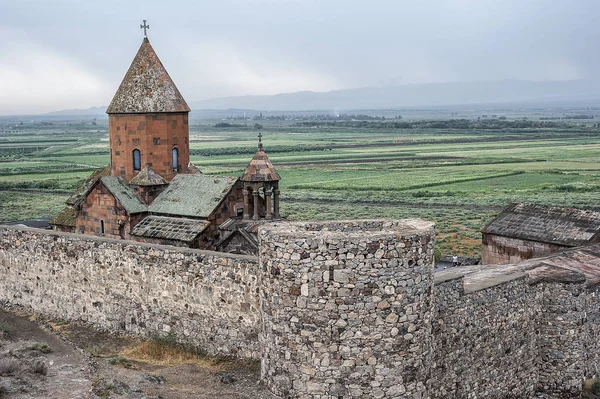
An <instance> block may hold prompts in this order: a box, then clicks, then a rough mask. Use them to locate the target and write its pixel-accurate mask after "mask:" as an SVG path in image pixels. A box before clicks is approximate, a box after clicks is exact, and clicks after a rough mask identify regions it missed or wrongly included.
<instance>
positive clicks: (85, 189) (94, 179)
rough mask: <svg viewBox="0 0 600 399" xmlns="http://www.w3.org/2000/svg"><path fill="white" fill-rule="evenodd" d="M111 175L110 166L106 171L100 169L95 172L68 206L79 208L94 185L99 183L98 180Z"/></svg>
mask: <svg viewBox="0 0 600 399" xmlns="http://www.w3.org/2000/svg"><path fill="white" fill-rule="evenodd" d="M109 175H110V166H107V167H106V168H104V169H98V170H96V171H94V172H93V173H92V174H91V175H90V176H89V177H88V178H87V179H86V180H85V181H84V182H83V183H81V185H80V186H79V187H77V189H76V190H75V192H74V193H73V195H71V196H70V197H69V199H68V200H67V205H71V206H77V205H78V204H79V203H81V201H83V199H84V198H85V197H86V196H87V194H88V192H89V191H90V189H91V188H92V186H93V185H94V184H96V182H97V181H98V179H100V178H102V177H104V176H109Z"/></svg>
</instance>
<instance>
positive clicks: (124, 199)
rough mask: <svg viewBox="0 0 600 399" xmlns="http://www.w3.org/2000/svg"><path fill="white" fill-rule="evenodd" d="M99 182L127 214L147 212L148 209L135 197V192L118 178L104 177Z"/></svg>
mask: <svg viewBox="0 0 600 399" xmlns="http://www.w3.org/2000/svg"><path fill="white" fill-rule="evenodd" d="M100 182H101V183H102V184H103V185H104V187H106V189H107V190H108V191H110V193H111V194H112V195H114V197H115V198H116V200H117V201H119V202H120V203H121V205H122V206H123V208H125V210H126V211H127V213H129V214H130V215H131V214H134V213H141V212H146V211H148V207H147V206H146V204H144V203H143V202H142V201H141V200H140V198H139V197H138V196H137V193H136V191H135V190H134V189H133V188H132V187H130V186H129V185H127V183H125V180H123V178H122V177H120V176H105V177H103V178H101V179H100Z"/></svg>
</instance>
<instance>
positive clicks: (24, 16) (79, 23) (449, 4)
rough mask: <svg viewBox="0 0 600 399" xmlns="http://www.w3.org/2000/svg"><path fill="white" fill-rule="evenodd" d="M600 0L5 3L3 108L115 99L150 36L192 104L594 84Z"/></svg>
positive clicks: (0, 61) (1, 12)
mask: <svg viewBox="0 0 600 399" xmlns="http://www.w3.org/2000/svg"><path fill="white" fill-rule="evenodd" d="M598 11H600V2H597V1H595V0H578V1H574V2H565V1H558V0H546V1H542V0H528V1H522V0H519V1H517V0H437V1H433V0H425V1H416V0H415V1H400V0H374V1H353V0H319V1H317V0H221V1H218V2H216V1H212V0H211V1H204V0H203V1H193V0H189V1H164V0H160V1H159V0H146V1H137V0H136V1H124V0H120V1H117V0H104V1H89V0H88V1H83V0H54V1H46V0H3V1H2V2H0V35H1V37H2V38H3V39H2V40H1V41H0V114H9V113H33V112H43V111H49V110H54V109H60V108H83V107H89V106H94V105H102V104H107V103H108V102H109V101H110V99H111V97H112V95H113V94H114V92H115V91H116V88H117V86H118V84H119V82H120V81H121V79H122V77H123V75H124V73H125V71H126V70H127V68H128V66H129V63H130V62H131V60H132V58H133V56H134V54H135V52H136V51H137V48H138V46H139V45H140V42H141V38H142V33H141V31H140V29H139V24H140V22H141V20H142V19H147V20H148V21H149V24H150V26H151V29H150V31H149V37H150V41H151V43H152V44H153V46H154V48H155V50H156V51H157V53H158V54H159V56H160V57H161V59H162V61H163V63H164V64H165V66H166V67H167V69H168V70H169V73H170V74H171V76H172V77H173V79H174V80H175V82H176V83H177V85H178V87H179V88H180V90H181V91H182V93H183V94H184V96H185V97H186V99H188V100H189V101H190V102H192V101H197V100H202V99H206V98H211V97H217V96H229V95H241V94H272V93H279V92H290V91H299V90H315V91H324V90H332V89H339V88H351V87H364V86H371V85H382V84H407V83H426V82H442V81H474V80H501V79H526V80H567V79H594V78H595V77H596V76H595V71H596V70H597V69H598V55H597V52H596V51H595V46H596V43H598V42H599V39H600V27H599V25H598V24H597V23H596V22H595V20H594V19H595V17H596V15H598Z"/></svg>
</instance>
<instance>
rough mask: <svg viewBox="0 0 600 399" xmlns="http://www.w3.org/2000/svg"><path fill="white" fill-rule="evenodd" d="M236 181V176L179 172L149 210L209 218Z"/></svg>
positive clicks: (155, 212)
mask: <svg viewBox="0 0 600 399" xmlns="http://www.w3.org/2000/svg"><path fill="white" fill-rule="evenodd" d="M236 181H237V179H235V178H233V177H222V176H207V175H201V174H198V175H187V174H180V175H177V176H175V177H174V178H173V180H172V181H171V184H169V187H167V189H166V190H165V191H163V192H162V193H161V194H160V195H159V196H158V197H156V199H155V200H154V201H153V202H152V204H151V205H150V207H149V211H150V212H151V213H154V214H163V215H177V216H189V217H198V218H206V217H208V216H209V215H210V214H211V213H212V212H213V211H214V210H215V208H216V207H217V205H219V203H220V202H221V200H222V199H223V198H224V197H225V195H227V193H229V191H230V190H231V188H232V187H233V185H234V184H235V182H236Z"/></svg>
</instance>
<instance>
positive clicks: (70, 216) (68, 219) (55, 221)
mask: <svg viewBox="0 0 600 399" xmlns="http://www.w3.org/2000/svg"><path fill="white" fill-rule="evenodd" d="M76 219H77V211H76V210H75V209H73V208H71V207H70V206H67V207H65V209H63V210H62V211H60V212H59V213H58V214H57V215H56V216H54V217H53V218H52V219H50V221H49V222H48V224H51V225H55V226H67V227H75V220H76Z"/></svg>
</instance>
